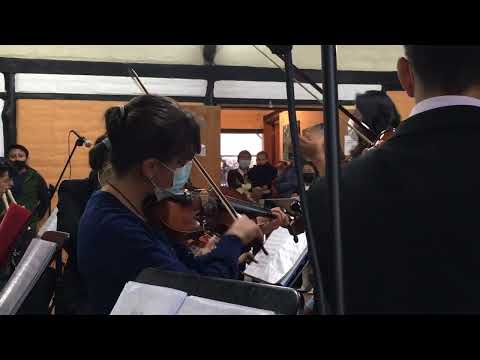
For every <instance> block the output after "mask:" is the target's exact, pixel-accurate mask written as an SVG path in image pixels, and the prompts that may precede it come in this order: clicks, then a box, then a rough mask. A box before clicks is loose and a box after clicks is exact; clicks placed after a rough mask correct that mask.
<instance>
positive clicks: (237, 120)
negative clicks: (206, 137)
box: [221, 109, 272, 130]
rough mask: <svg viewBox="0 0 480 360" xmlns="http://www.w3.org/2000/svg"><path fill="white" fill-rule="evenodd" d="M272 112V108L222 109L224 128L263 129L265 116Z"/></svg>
mask: <svg viewBox="0 0 480 360" xmlns="http://www.w3.org/2000/svg"><path fill="white" fill-rule="evenodd" d="M271 112H272V110H242V109H222V112H221V125H222V129H223V130H228V129H235V130H238V129H242V130H256V129H263V117H264V116H265V115H268V114H270V113H271Z"/></svg>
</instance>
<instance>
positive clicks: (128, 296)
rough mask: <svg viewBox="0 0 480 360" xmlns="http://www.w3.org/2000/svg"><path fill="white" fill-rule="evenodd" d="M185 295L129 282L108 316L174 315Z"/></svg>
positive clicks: (175, 291)
mask: <svg viewBox="0 0 480 360" xmlns="http://www.w3.org/2000/svg"><path fill="white" fill-rule="evenodd" d="M186 297H187V293H185V292H183V291H180V290H176V289H170V288H166V287H162V286H155V285H149V284H141V283H138V282H135V281H129V282H127V283H126V284H125V287H124V288H123V291H122V293H121V294H120V297H119V298H118V300H117V303H116V304H115V306H114V307H113V310H112V312H111V313H110V315H175V314H176V313H177V312H178V309H179V308H180V307H181V306H182V304H183V302H184V301H185V298H186Z"/></svg>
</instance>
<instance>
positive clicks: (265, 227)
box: [257, 207, 289, 234]
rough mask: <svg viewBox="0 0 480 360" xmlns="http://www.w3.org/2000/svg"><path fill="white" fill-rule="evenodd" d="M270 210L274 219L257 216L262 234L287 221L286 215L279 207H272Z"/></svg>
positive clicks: (285, 223)
mask: <svg viewBox="0 0 480 360" xmlns="http://www.w3.org/2000/svg"><path fill="white" fill-rule="evenodd" d="M271 211H272V213H273V215H275V219H273V220H271V219H268V218H264V217H257V222H258V224H259V225H260V228H261V229H262V231H263V233H264V234H270V233H271V232H272V231H273V230H276V229H278V228H279V227H280V226H286V225H288V222H289V221H288V216H287V215H286V214H285V213H284V212H283V211H282V209H280V208H279V207H276V208H273V209H272V210H271Z"/></svg>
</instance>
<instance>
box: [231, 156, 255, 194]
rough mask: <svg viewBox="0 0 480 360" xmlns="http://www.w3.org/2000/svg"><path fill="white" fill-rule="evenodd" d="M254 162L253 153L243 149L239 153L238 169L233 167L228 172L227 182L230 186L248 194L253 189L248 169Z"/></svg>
mask: <svg viewBox="0 0 480 360" xmlns="http://www.w3.org/2000/svg"><path fill="white" fill-rule="evenodd" d="M251 162H252V154H250V152H248V151H247V150H242V151H240V153H239V154H238V169H233V170H230V171H229V172H228V176H227V183H228V187H229V188H230V189H233V190H237V191H238V192H239V193H241V194H246V195H248V194H249V193H250V191H251V190H252V184H251V182H250V178H249V177H248V176H247V175H248V169H249V168H250V164H251Z"/></svg>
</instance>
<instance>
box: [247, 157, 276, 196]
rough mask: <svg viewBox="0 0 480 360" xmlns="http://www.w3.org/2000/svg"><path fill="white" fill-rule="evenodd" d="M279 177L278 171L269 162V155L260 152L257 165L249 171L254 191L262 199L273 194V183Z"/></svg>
mask: <svg viewBox="0 0 480 360" xmlns="http://www.w3.org/2000/svg"><path fill="white" fill-rule="evenodd" d="M276 176H277V169H276V168H275V167H274V166H273V165H272V164H270V162H269V161H268V154H267V153H266V152H265V151H260V152H259V153H258V154H257V164H256V165H255V166H254V167H253V168H251V169H250V170H249V171H248V178H249V179H250V180H251V182H252V187H253V191H254V192H257V194H258V196H259V197H261V198H267V197H269V196H270V195H271V194H272V191H271V189H272V182H273V179H275V177H276Z"/></svg>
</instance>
